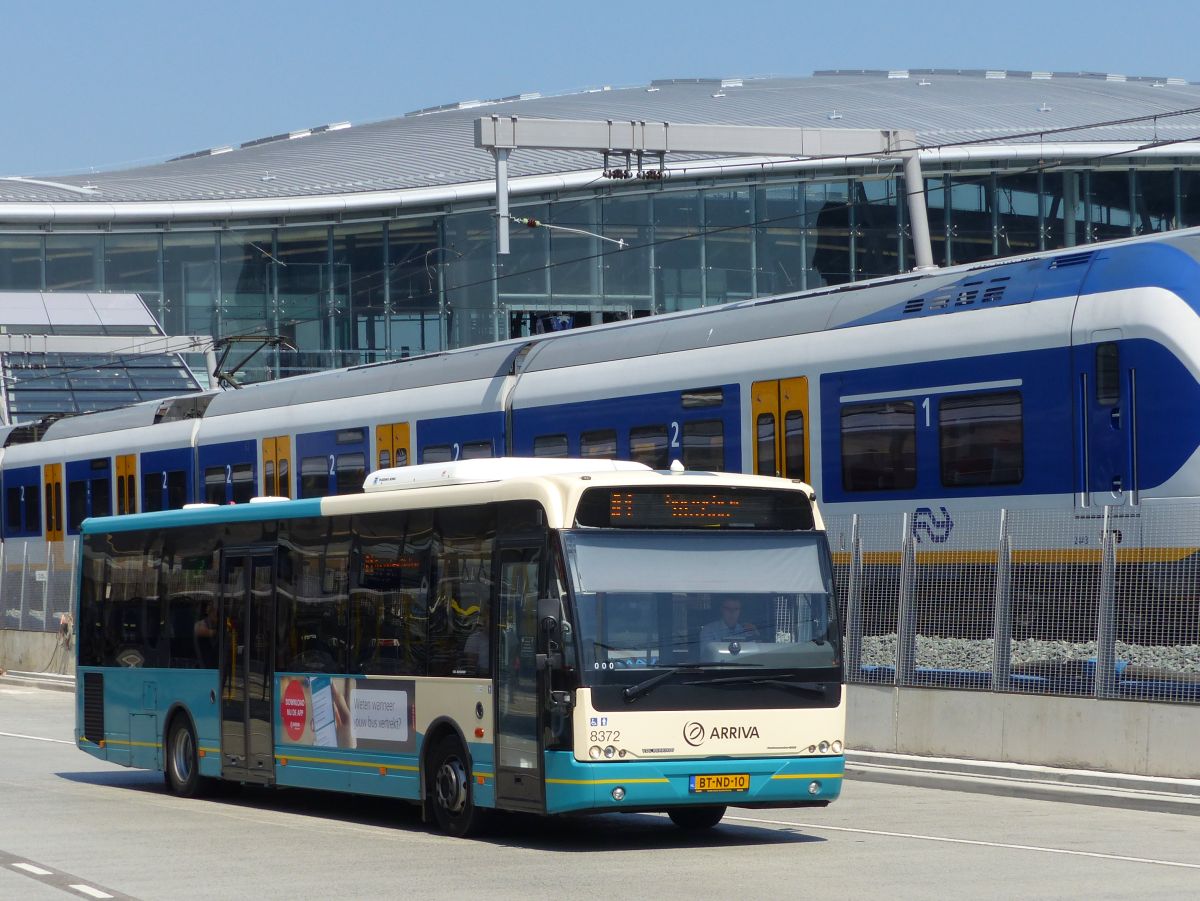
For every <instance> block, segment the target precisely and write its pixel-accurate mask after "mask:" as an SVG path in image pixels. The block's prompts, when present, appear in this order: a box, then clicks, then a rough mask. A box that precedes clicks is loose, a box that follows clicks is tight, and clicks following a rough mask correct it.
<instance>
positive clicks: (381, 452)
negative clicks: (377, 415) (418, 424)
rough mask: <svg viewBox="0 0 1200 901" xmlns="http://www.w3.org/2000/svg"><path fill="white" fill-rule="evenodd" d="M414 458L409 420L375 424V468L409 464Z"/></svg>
mask: <svg viewBox="0 0 1200 901" xmlns="http://www.w3.org/2000/svg"><path fill="white" fill-rule="evenodd" d="M411 459H412V445H411V444H409V429H408V423H407V422H392V423H386V424H384V425H378V426H375V469H391V468H392V467H393V466H407V465H408V461H409V460H411Z"/></svg>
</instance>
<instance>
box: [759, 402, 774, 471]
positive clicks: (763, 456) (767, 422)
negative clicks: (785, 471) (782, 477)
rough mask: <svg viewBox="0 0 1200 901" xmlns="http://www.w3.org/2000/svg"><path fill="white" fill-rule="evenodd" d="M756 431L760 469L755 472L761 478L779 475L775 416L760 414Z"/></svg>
mask: <svg viewBox="0 0 1200 901" xmlns="http://www.w3.org/2000/svg"><path fill="white" fill-rule="evenodd" d="M754 431H755V436H756V437H755V440H756V441H757V442H758V468H757V469H756V470H755V472H756V473H757V474H758V475H760V476H777V475H779V467H777V466H776V465H775V414H774V413H759V414H758V420H757V421H756V422H755V423H754Z"/></svg>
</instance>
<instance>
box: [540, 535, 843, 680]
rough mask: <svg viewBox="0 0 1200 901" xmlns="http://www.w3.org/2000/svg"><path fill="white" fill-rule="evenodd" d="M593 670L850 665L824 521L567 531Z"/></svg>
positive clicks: (583, 652)
mask: <svg viewBox="0 0 1200 901" xmlns="http://www.w3.org/2000/svg"><path fill="white" fill-rule="evenodd" d="M563 540H564V547H565V552H566V560H567V567H566V568H567V571H568V578H569V579H570V580H571V584H572V589H573V595H574V601H575V632H576V635H575V639H576V641H577V643H578V644H577V647H578V648H579V653H580V661H579V662H580V665H581V666H580V668H581V670H582V675H583V681H584V683H585V684H589V685H617V684H623V685H630V684H636V683H637V682H639V680H641V679H644V678H645V677H646V676H647V675H650V673H648V672H647V671H648V670H653V669H671V668H676V667H678V668H681V669H686V670H697V671H699V672H698V673H697V675H698V676H699V675H702V674H703V671H704V670H709V669H711V670H720V671H722V674H726V672H725V671H732V670H733V668H734V667H744V668H746V672H747V673H755V674H759V675H766V674H767V671H770V672H771V673H773V674H777V673H779V671H781V670H786V671H790V672H792V673H794V672H795V671H797V670H804V671H809V674H810V676H811V677H817V676H818V672H817V671H819V675H821V676H824V677H826V678H827V677H828V676H829V673H830V672H831V671H832V670H833V669H835V668H837V667H839V666H840V661H841V647H840V641H841V630H840V628H839V626H838V623H837V607H836V604H835V603H834V598H833V584H832V567H831V565H830V559H829V550H828V545H827V544H826V540H825V535H824V534H823V533H820V532H805V533H797V532H775V533H766V532H756V533H752V534H751V533H741V532H722V531H677V532H676V531H673V532H665V531H653V532H651V531H633V530H620V531H617V530H612V531H610V530H596V531H593V530H587V531H571V532H565V533H563Z"/></svg>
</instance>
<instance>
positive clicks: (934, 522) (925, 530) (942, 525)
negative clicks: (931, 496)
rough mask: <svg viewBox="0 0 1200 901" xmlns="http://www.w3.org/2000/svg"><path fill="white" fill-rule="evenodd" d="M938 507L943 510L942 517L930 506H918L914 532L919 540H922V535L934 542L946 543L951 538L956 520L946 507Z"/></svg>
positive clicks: (913, 526)
mask: <svg viewBox="0 0 1200 901" xmlns="http://www.w3.org/2000/svg"><path fill="white" fill-rule="evenodd" d="M938 509H939V510H941V511H942V515H941V516H940V517H939V516H938V514H936V513H934V512H933V509H932V508H930V507H917V510H916V512H915V513H914V514H913V524H912V534H913V537H914V538H915V539H917V541H922V540H923V539H922V536H925V537H926V538H928V539H929V540H930V541H932V542H933V543H934V544H945V543H946V542H947V541H949V540H950V533H951V532H953V531H954V520H953V519H951V518H950V511H949V510H947V509H946V508H945V507H938Z"/></svg>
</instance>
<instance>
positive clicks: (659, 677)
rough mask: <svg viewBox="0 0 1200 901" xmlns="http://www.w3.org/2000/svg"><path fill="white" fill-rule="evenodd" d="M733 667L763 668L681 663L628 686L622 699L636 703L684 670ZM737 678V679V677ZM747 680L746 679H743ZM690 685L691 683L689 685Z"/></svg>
mask: <svg viewBox="0 0 1200 901" xmlns="http://www.w3.org/2000/svg"><path fill="white" fill-rule="evenodd" d="M731 666H762V664H761V663H680V664H678V665H676V666H673V667H671V668H670V669H666V670H663V671H662V672H661V673H657V674H655V675H653V676H651V677H650V678H649V679H643V680H642V681H641V682H638V683H637V684H636V685H626V686H625V690H624V691H622V692H621V697H623V698H624V699H625V700H626V701H636V700H637V699H638V698H640V697H641V696H642V695H644V694H646V692H648V691H650V690H651V689H652V688H654V687H655V686H656V685H658V684H660V683H662V682H665V681H666V680H667V679H669V678H671V677H672V676H674V675H676V674H677V673H681V672H683V671H684V670H690V669H722V668H724V667H731ZM735 678H736V677H735ZM742 678H745V677H742ZM689 684H690V683H689Z"/></svg>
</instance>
